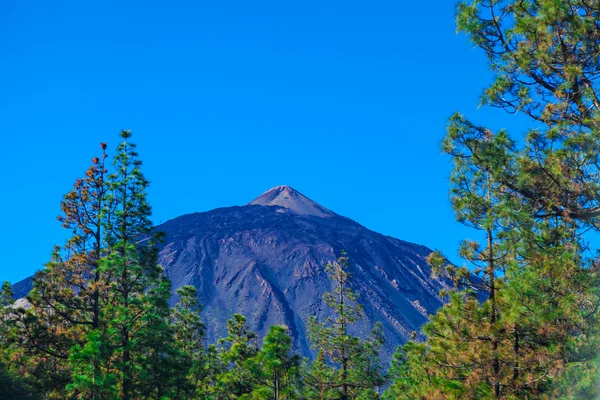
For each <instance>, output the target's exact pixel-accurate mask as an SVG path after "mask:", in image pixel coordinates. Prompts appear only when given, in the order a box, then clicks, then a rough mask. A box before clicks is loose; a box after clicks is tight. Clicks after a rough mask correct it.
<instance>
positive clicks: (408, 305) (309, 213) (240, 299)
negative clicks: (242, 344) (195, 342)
mask: <svg viewBox="0 0 600 400" xmlns="http://www.w3.org/2000/svg"><path fill="white" fill-rule="evenodd" d="M156 230H157V231H162V232H164V233H165V234H166V237H165V241H164V243H163V244H162V245H161V247H160V254H159V262H160V264H161V265H162V266H163V267H164V269H165V272H166V274H167V275H168V277H169V278H170V279H171V281H172V283H173V289H174V290H175V289H177V288H179V287H181V286H183V285H194V286H195V287H197V288H198V293H199V296H200V300H201V302H202V304H203V306H204V311H203V316H204V319H205V322H206V326H207V330H208V332H207V334H208V340H209V341H210V342H214V341H216V340H217V339H218V338H219V337H223V336H225V332H226V327H227V323H226V321H227V319H229V318H231V316H232V315H233V314H234V313H241V314H243V315H245V316H246V317H247V321H248V323H249V325H250V327H251V328H252V329H254V330H255V331H257V332H258V333H259V335H261V336H263V335H264V334H266V332H267V330H268V327H269V326H270V325H272V324H285V325H287V326H288V327H289V329H290V332H291V333H292V335H293V339H294V344H295V346H296V348H297V349H298V350H299V351H300V352H301V353H302V354H303V355H305V356H310V355H311V350H310V343H309V342H308V340H307V332H306V321H307V319H308V317H309V316H311V315H315V316H317V318H318V319H321V320H322V319H325V318H327V316H328V315H329V310H328V308H327V306H326V305H325V304H324V302H323V294H324V293H325V292H327V291H331V290H332V285H331V282H330V281H329V279H328V276H327V274H326V272H325V265H326V264H327V263H328V262H331V261H335V260H336V259H337V258H338V257H339V255H340V252H341V251H342V250H345V251H346V252H347V254H348V256H349V257H350V263H351V266H350V273H351V276H352V288H353V289H354V290H355V291H356V292H357V293H358V294H359V302H360V303H361V304H362V305H363V306H364V311H365V314H366V319H365V320H364V321H363V322H361V323H359V324H357V325H356V326H354V327H353V328H352V332H353V333H355V334H358V335H360V336H363V337H365V336H366V335H368V333H369V332H370V330H371V328H372V327H373V325H374V324H375V323H376V322H381V324H382V325H383V329H384V333H385V337H386V344H385V346H384V351H383V354H382V358H383V360H384V361H387V360H389V359H390V357H391V355H392V353H393V351H394V350H395V348H396V347H397V345H399V344H402V343H404V342H406V341H407V340H408V339H409V338H410V337H411V333H412V332H413V331H417V332H418V331H419V328H420V327H421V325H423V323H425V322H426V321H427V318H428V315H429V314H431V313H433V312H435V311H436V310H437V309H438V308H439V307H440V306H441V305H442V299H441V298H440V297H439V295H438V292H439V290H440V289H441V288H443V287H447V284H446V282H444V281H441V280H437V279H432V278H431V276H430V273H431V269H430V267H429V266H428V264H427V262H426V257H427V256H428V255H429V254H430V253H431V250H430V249H428V248H427V247H425V246H421V245H418V244H414V243H409V242H405V241H402V240H398V239H394V238H392V237H389V236H384V235H381V234H379V233H376V232H373V231H371V230H369V229H367V228H365V227H363V226H362V225H360V224H358V223H356V222H354V221H352V220H351V219H348V218H346V217H343V216H340V215H338V214H336V213H334V212H333V211H330V210H328V209H326V208H325V207H323V206H321V205H319V204H317V203H316V202H314V201H312V200H310V199H309V198H307V197H306V196H304V195H302V194H301V193H300V192H298V191H296V190H294V189H293V188H291V187H289V186H277V187H275V188H273V189H271V190H269V191H267V192H265V193H264V194H262V195H261V196H260V197H258V198H257V199H255V200H253V201H251V202H250V203H249V204H247V205H245V206H241V207H227V208H218V209H215V210H212V211H208V212H202V213H194V214H188V215H183V216H180V217H177V218H175V219H172V220H170V221H167V222H165V223H163V224H161V225H159V226H157V227H156ZM17 286H18V284H17V285H15V287H17ZM21 286H24V285H21ZM20 289H21V292H23V290H24V289H23V288H22V287H21V288H20ZM172 301H173V302H175V301H176V298H173V300H172Z"/></svg>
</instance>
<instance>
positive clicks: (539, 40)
mask: <svg viewBox="0 0 600 400" xmlns="http://www.w3.org/2000/svg"><path fill="white" fill-rule="evenodd" d="M599 12H600V3H599V2H598V1H595V0H593V1H580V0H574V1H563V0H535V1H518V2H515V1H509V0H493V1H481V0H473V1H463V2H461V3H460V4H459V6H458V12H457V24H458V29H459V31H462V32H464V33H466V34H467V35H468V36H469V37H470V39H471V40H472V41H473V43H474V44H475V45H476V46H478V47H480V48H481V49H483V50H484V51H485V53H486V54H487V56H488V58H489V60H490V63H491V66H492V73H493V74H494V81H493V83H492V84H491V85H490V86H489V87H488V88H487V89H486V90H485V92H484V95H483V98H482V103H483V104H486V105H491V106H493V107H498V108H501V109H504V110H506V111H508V112H509V113H522V114H524V115H526V116H528V117H530V118H531V119H532V120H533V121H534V123H535V129H532V130H530V131H529V132H528V134H527V135H526V137H525V140H524V141H523V142H522V143H520V142H518V141H516V140H513V139H512V138H511V137H510V135H509V134H508V132H506V131H503V130H501V131H498V132H494V131H493V130H491V129H488V128H486V127H482V126H477V125H475V124H473V123H471V122H470V121H469V120H468V119H467V118H465V117H464V116H462V115H460V114H456V115H454V116H453V117H452V118H451V119H450V121H449V124H448V134H447V136H446V138H445V139H444V142H443V149H444V152H445V153H447V154H449V155H450V156H451V157H452V159H453V163H454V171H453V173H452V176H451V181H450V182H451V199H452V203H453V207H454V210H455V213H456V216H457V219H458V221H460V222H462V223H464V224H465V225H467V226H470V227H472V228H474V229H476V230H479V231H480V232H481V235H478V236H477V237H482V239H483V240H481V241H477V240H475V241H474V240H470V241H465V242H464V243H463V244H462V245H461V248H460V253H461V255H462V256H463V257H464V258H465V259H466V261H467V265H466V266H465V267H455V266H452V265H447V263H446V261H445V258H444V257H443V256H442V255H441V254H433V255H432V256H431V257H430V259H429V261H430V263H431V265H432V267H433V270H434V273H436V274H438V275H442V276H445V277H447V278H449V279H451V280H452V281H453V282H454V285H455V288H454V289H453V290H450V291H449V292H448V291H447V292H446V293H444V294H445V295H447V296H448V300H449V302H448V304H447V305H445V306H444V307H443V308H442V309H441V310H440V311H438V313H436V315H434V316H432V317H431V320H430V322H429V323H428V324H427V325H426V326H425V328H424V333H425V334H426V335H427V336H428V338H427V340H426V341H425V342H424V343H409V344H407V345H406V346H404V347H403V348H402V349H400V350H399V351H398V353H397V355H396V357H395V361H394V367H393V369H392V374H393V375H394V378H395V381H394V383H393V384H392V385H391V387H390V388H389V390H388V397H389V398H394V397H396V398H422V399H486V398H501V399H524V398H527V399H546V398H566V399H576V398H586V399H587V398H596V397H598V396H599V395H600V393H598V388H599V387H600V385H598V383H599V382H598V372H597V355H598V350H599V349H600V331H599V328H600V325H599V322H600V321H599V320H598V319H599V312H598V307H597V305H598V303H599V302H600V292H599V290H600V281H599V279H600V275H599V273H600V270H599V268H598V265H597V261H596V259H595V256H594V255H593V254H590V253H589V252H588V248H589V246H588V243H587V242H586V240H585V236H584V233H585V232H586V231H588V230H590V229H595V230H597V229H598V228H599V227H600V224H599V222H600V220H599V219H598V217H599V216H600V208H599V206H600V196H598V193H600V191H599V189H600V187H599V186H598V185H599V184H598V182H600V179H599V178H600V169H599V166H600V164H599V163H598V161H599V158H600V145H599V143H600V142H599V141H598V139H599V138H600V137H599V136H598V132H600V131H599V130H598V128H599V127H600V124H599V122H600V119H599V114H598V112H599V109H598V108H599V105H600V102H599V101H598V96H597V93H598V87H597V83H596V82H597V81H596V78H595V77H596V76H597V75H598V73H599V72H600V67H599V65H598V63H597V60H596V58H597V57H596V56H595V54H596V53H597V51H598V49H599V43H600V40H599V39H600V30H598V28H597V15H598V13H599ZM470 270H471V271H473V272H475V274H476V275H478V278H473V277H472V276H471V274H470ZM482 292H483V294H485V300H483V301H481V299H478V298H477V297H476V293H482ZM479 296H481V295H479ZM424 382H426V384H424Z"/></svg>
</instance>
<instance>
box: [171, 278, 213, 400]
mask: <svg viewBox="0 0 600 400" xmlns="http://www.w3.org/2000/svg"><path fill="white" fill-rule="evenodd" d="M176 293H177V295H178V296H179V301H178V302H177V304H175V307H173V309H172V310H171V321H170V323H171V327H172V329H173V332H174V341H175V343H174V344H175V348H176V351H177V352H176V354H174V355H173V357H174V358H175V360H174V362H175V364H176V365H175V371H174V372H175V374H174V377H173V378H172V379H174V386H175V388H176V389H175V392H176V397H177V398H186V399H188V398H189V399H192V398H195V397H197V396H198V395H200V394H201V393H202V390H203V385H204V383H205V378H206V376H205V375H206V365H205V364H206V362H207V357H206V356H205V349H204V345H203V340H204V331H205V327H204V324H203V323H202V320H201V318H200V312H201V310H202V307H201V305H200V302H199V300H198V295H197V291H196V288H195V287H193V286H183V287H181V288H180V289H177V291H176Z"/></svg>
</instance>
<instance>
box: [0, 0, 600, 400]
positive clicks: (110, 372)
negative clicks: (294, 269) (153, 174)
mask: <svg viewBox="0 0 600 400" xmlns="http://www.w3.org/2000/svg"><path fill="white" fill-rule="evenodd" d="M599 21H600V1H598V0H519V1H515V0H471V1H464V2H461V3H460V4H459V5H458V8H457V25H458V30H459V31H460V32H462V33H464V34H466V35H467V36H468V37H469V38H470V39H471V41H472V43H473V44H474V45H475V46H476V47H478V48H480V49H482V50H483V51H484V53H485V54H486V56H487V58H488V60H489V63H490V69H491V72H492V75H493V80H492V83H491V84H490V85H489V86H488V87H487V88H486V89H485V90H484V92H483V96H482V104H483V105H489V106H492V107H494V108H498V109H500V110H504V111H506V112H508V113H509V114H520V115H523V116H525V117H526V118H529V119H530V120H531V121H532V122H533V125H532V126H533V127H532V128H531V129H530V130H528V131H526V132H523V134H522V135H511V134H510V133H509V132H508V131H506V130H502V129H500V130H498V129H493V128H489V127H486V126H483V125H480V124H477V123H474V122H472V121H471V120H469V119H468V118H467V117H465V116H464V115H462V114H459V113H457V114H455V115H454V116H452V117H451V118H450V120H449V123H448V132H447V135H446V137H445V139H444V141H443V145H442V148H443V151H444V153H445V154H447V155H449V156H450V158H451V159H452V162H453V170H452V173H451V176H450V194H451V202H452V206H453V209H454V211H455V214H456V217H457V220H458V221H459V222H461V223H463V224H465V225H467V226H469V227H471V228H472V229H473V235H474V237H475V238H476V239H475V240H466V241H464V242H463V243H462V244H461V246H460V254H461V256H462V257H463V258H464V260H465V263H464V265H462V266H456V265H454V264H451V263H449V262H448V260H447V258H446V257H445V256H444V255H443V254H441V253H440V252H434V253H433V254H431V255H430V257H429V263H430V265H431V266H432V271H433V274H434V275H436V276H440V277H443V278H445V279H447V280H448V281H449V282H451V283H452V285H451V287H450V288H449V289H446V290H443V291H442V292H441V293H440V295H441V296H442V297H443V298H444V299H445V300H446V303H445V305H444V306H443V307H442V308H440V310H439V311H438V312H437V313H435V314H434V315H432V316H431V317H430V320H429V322H428V323H427V324H426V325H425V326H424V327H423V333H424V335H425V337H426V339H424V340H418V337H419V336H417V335H415V338H414V340H411V341H409V342H408V343H406V344H405V345H403V346H401V347H400V348H398V350H397V351H396V353H395V355H394V358H393V360H392V363H391V366H389V371H386V370H387V366H383V365H382V364H381V361H380V359H379V354H378V351H379V348H380V346H381V344H382V343H383V340H384V338H383V336H382V333H381V329H380V327H379V326H378V325H376V326H375V328H374V329H373V332H372V333H371V335H370V336H369V337H368V338H366V339H362V340H361V339H360V338H357V337H354V336H352V335H350V334H349V333H348V326H350V325H351V324H353V323H355V322H357V321H358V320H359V319H360V318H362V317H363V311H362V308H361V307H360V304H359V299H358V298H357V296H356V294H355V293H354V292H353V291H352V290H351V280H350V279H351V278H350V276H349V274H348V266H349V262H350V261H349V259H348V257H347V256H346V255H345V254H342V256H341V257H340V258H339V259H338V260H337V262H334V263H330V264H328V265H327V266H326V270H327V272H328V274H329V276H330V278H331V281H332V285H333V288H334V290H333V291H332V292H331V293H328V294H326V295H325V298H324V301H325V303H326V304H327V305H328V306H329V307H330V308H331V310H332V315H333V317H332V318H330V319H328V320H326V321H317V320H316V319H314V318H311V319H310V320H309V321H308V326H309V339H310V341H311V344H312V346H313V349H314V352H315V358H314V360H312V361H309V360H304V359H302V358H301V357H300V356H298V355H297V354H294V352H293V348H292V340H291V337H290V336H289V332H288V330H287V328H286V327H284V326H272V327H271V328H270V330H269V332H268V334H267V335H266V337H265V338H264V339H263V340H262V342H261V343H260V342H259V340H258V338H257V336H256V334H255V333H254V332H252V331H251V330H250V329H249V328H248V326H247V324H246V321H245V318H244V317H243V316H241V315H234V316H233V317H232V319H231V320H230V321H229V322H228V335H227V336H226V337H224V338H222V339H221V340H219V342H218V343H216V344H213V345H209V346H205V344H204V342H205V341H204V326H203V324H202V322H201V318H200V312H201V305H200V304H199V301H198V298H197V294H196V291H195V288H193V287H191V286H185V287H183V288H180V289H178V290H177V297H178V302H177V304H176V305H175V306H174V307H173V308H169V307H168V301H169V299H170V297H171V287H170V283H169V281H168V280H167V279H166V278H165V276H164V274H163V271H162V270H161V268H160V266H159V265H158V264H157V247H156V245H157V243H159V241H160V240H161V237H160V235H159V234H157V233H155V232H154V231H153V230H152V226H151V223H150V219H149V218H150V211H151V209H150V206H149V205H148V203H147V201H146V188H147V186H148V181H147V180H146V179H145V177H144V175H143V174H142V172H141V162H140V161H139V158H138V155H137V153H136V151H135V145H134V144H132V143H131V141H130V135H131V133H130V132H129V131H123V132H122V133H121V136H122V143H121V144H120V145H119V147H118V148H117V150H116V155H115V156H114V157H113V159H112V163H111V162H109V161H108V156H107V153H106V145H105V144H102V145H101V155H100V157H98V158H95V159H93V162H92V166H91V167H90V168H89V169H88V170H87V172H86V173H85V176H84V177H83V178H81V179H79V180H78V181H77V182H76V183H75V186H74V188H73V190H72V191H71V192H69V193H68V194H67V195H66V196H65V197H64V200H63V202H62V216H61V217H60V221H61V223H62V224H63V226H64V227H65V228H67V229H69V230H70V231H72V235H71V237H70V239H69V240H68V241H67V242H66V244H65V245H64V246H63V247H62V248H56V249H55V251H54V252H53V255H52V259H51V261H50V262H49V263H48V264H47V265H46V268H45V269H44V270H42V271H40V272H38V273H37V274H36V276H35V280H34V287H33V290H32V291H31V293H30V294H29V295H28V297H27V299H28V303H29V306H28V308H21V307H16V306H15V305H14V300H13V299H12V293H11V288H10V285H9V284H5V285H4V286H3V287H2V292H1V294H0V313H1V314H0V342H1V343H0V397H1V398H7V399H9V398H18V399H26V398H32V399H35V398H45V399H70V398H73V399H320V400H326V399H342V400H349V399H376V398H385V399H411V400H412V399H430V400H438V399H439V400H459V399H555V398H560V399H596V398H600V393H599V390H600V382H599V378H600V370H599V362H600V358H599V357H600V352H599V350H600V320H599V319H600V310H599V307H600V263H599V261H598V254H597V252H596V250H595V249H594V247H593V246H592V244H591V243H590V238H592V240H593V237H594V235H595V234H597V231H598V229H599V228H600V115H599V109H600V94H599V93H598V92H599V90H598V83H597V82H598V79H599V78H600V22H599ZM141 239H143V240H141ZM592 243H593V242H592ZM11 396H12V397H11Z"/></svg>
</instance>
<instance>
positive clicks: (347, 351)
mask: <svg viewBox="0 0 600 400" xmlns="http://www.w3.org/2000/svg"><path fill="white" fill-rule="evenodd" d="M349 266H350V262H349V259H348V257H346V255H345V253H342V256H341V257H340V258H339V259H338V261H337V262H335V263H329V264H327V266H326V271H327V272H328V274H329V276H330V278H331V280H332V281H333V283H334V291H333V292H330V293H327V294H325V296H324V300H325V303H326V304H327V305H328V306H329V308H330V309H331V310H332V311H333V313H334V314H335V316H336V317H335V318H329V320H328V321H327V323H319V322H317V320H316V319H315V318H314V317H311V318H310V320H309V323H308V328H309V337H310V339H311V342H312V344H313V347H314V348H315V349H316V350H317V351H318V357H317V361H316V362H315V364H314V365H313V367H312V370H311V374H310V377H309V384H310V386H311V387H312V389H311V392H310V393H311V396H313V397H314V398H319V399H329V398H340V399H342V400H347V399H356V398H360V397H361V396H363V397H364V396H366V393H372V392H373V391H374V390H375V389H376V388H377V387H379V386H380V385H382V384H383V382H384V377H383V374H382V371H381V368H380V365H379V359H378V348H379V347H380V346H381V345H382V344H383V337H382V335H381V327H380V326H379V325H376V327H375V328H374V330H373V332H372V334H371V337H370V338H369V340H366V341H361V340H360V338H358V337H355V336H352V335H349V334H348V326H349V325H350V324H352V323H354V322H356V321H358V320H360V319H361V318H363V317H364V315H363V311H362V307H361V306H360V304H358V303H357V298H358V296H357V294H356V293H355V292H354V291H353V290H352V289H351V288H350V274H349V272H348V268H349ZM338 368H339V369H338Z"/></svg>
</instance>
